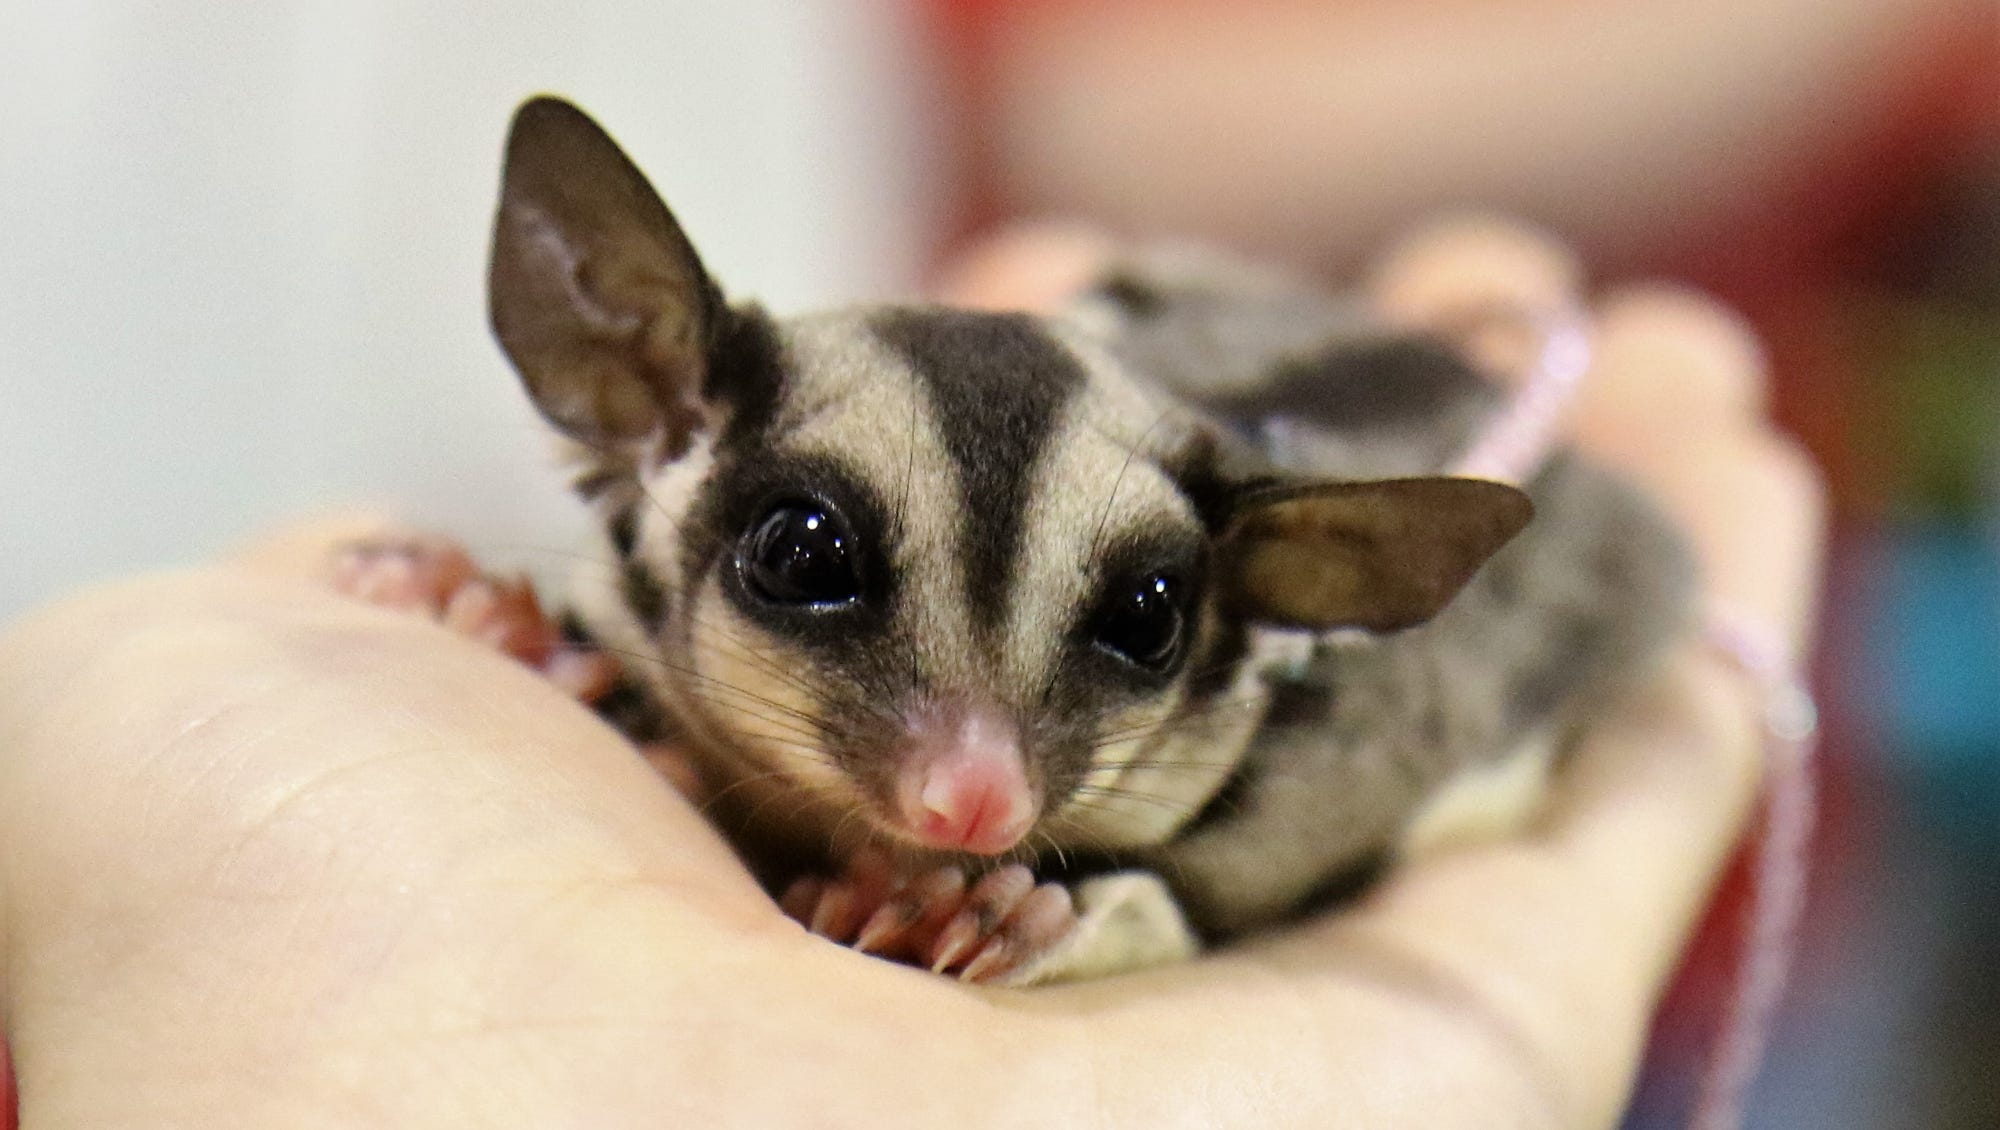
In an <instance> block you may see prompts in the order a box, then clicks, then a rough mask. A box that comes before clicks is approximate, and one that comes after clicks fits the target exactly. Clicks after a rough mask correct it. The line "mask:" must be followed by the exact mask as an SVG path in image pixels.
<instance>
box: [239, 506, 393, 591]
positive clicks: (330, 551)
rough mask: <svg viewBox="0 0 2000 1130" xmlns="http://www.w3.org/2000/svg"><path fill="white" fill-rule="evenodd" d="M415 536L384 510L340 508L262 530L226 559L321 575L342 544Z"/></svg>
mask: <svg viewBox="0 0 2000 1130" xmlns="http://www.w3.org/2000/svg"><path fill="white" fill-rule="evenodd" d="M415 536H418V535H416V534H415V532H414V531H413V530H411V529H410V528H409V527H407V526H404V525H402V524H401V523H399V522H397V521H396V520H395V519H394V518H391V517H390V516H388V515H387V514H384V513H382V512H380V511H374V510H345V511H337V512H334V513H331V514H324V515H318V516H315V517H311V518H306V519H303V520H301V521H297V522H294V523H291V524H289V525H286V526H283V527H280V528H279V529H276V530H273V531H269V532H266V533H262V534H259V535H257V536H256V537H254V538H252V539H250V540H249V541H248V542H246V543H244V544H243V545H240V546H238V547H236V548H235V549H233V550H231V551H230V552H229V554H228V555H227V557H226V560H227V561H228V562H229V563H230V564H232V565H239V566H243V567H246V568H249V569H251V570H254V571H256V572H259V573H263V574H266V575H268V576H277V577H304V578H320V577H322V576H323V575H324V574H325V572H326V570H327V569H328V568H330V563H331V562H332V561H333V559H334V555H335V554H336V553H337V552H338V550H339V549H340V548H341V547H342V546H345V545H351V544H354V543H356V542H369V541H386V540H390V539H393V538H397V537H404V538H408V537H415Z"/></svg>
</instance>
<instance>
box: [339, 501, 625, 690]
mask: <svg viewBox="0 0 2000 1130" xmlns="http://www.w3.org/2000/svg"><path fill="white" fill-rule="evenodd" d="M329 575H330V578H331V582H332V585H333V587H334V589H335V590H336V591H339V592H342V593H345V594H347V595H349V596H353V597H356V598H359V599H361V600H365V601H368V602H369V603H370V604H376V605H380V606H381V607H384V608H388V609H392V610H395V611H399V612H408V613H411V614H413V615H418V616H426V617H429V618H430V619H433V620H436V621H438V622H439V623H441V624H443V625H444V626H445V627H447V628H450V629H451V630H453V631H455V632H458V633H459V634H460V635H463V636H466V637H468V638H470V639H474V640H478V641H479V642H481V643H484V644H486V645H488V646H490V647H492V648H493V649H494V650H496V651H499V652H501V653H502V654H504V655H508V656H511V657H513V658H515V659H518V660H520V661H521V662H522V663H525V664H527V665H528V666H530V667H533V668H535V669H536V670H537V671H540V672H541V673H542V675H543V676H544V677H546V678H547V679H548V680H549V681H550V682H553V683H555V684H556V685H557V686H558V687H560V688H561V689H562V690H564V691H565V692H567V693H569V694H570V695H572V696H574V697H575V698H577V699H579V700H581V701H583V702H586V703H588V702H595V701H596V700H597V699H599V698H602V697H603V696H604V694H605V693H606V692H607V691H609V690H610V689H611V686H612V684H613V683H615V682H616V681H617V679H618V662H617V660H616V659H615V658H613V657H612V656H609V655H604V654H601V653H596V652H585V651H579V650H577V649H576V648H574V647H572V646H570V645H569V644H568V643H567V642H566V641H565V640H564V639H563V636H562V632H561V630H560V629H558V628H557V627H556V624H555V622H554V621H553V620H551V619H549V616H548V614H547V613H546V612H544V611H543V610H542V605H541V601H539V600H537V599H536V598H535V589H534V586H533V585H532V584H530V583H529V581H528V579H527V578H525V577H513V578H502V577H495V576H492V575H490V574H486V573H482V572H480V571H479V567H478V566H477V565H475V564H474V563H473V560H472V557H471V555H470V554H468V553H466V552H465V549H464V547H462V546H460V545H459V544H458V543H456V542H453V541H450V540H448V539H446V538H440V537H433V536H428V535H421V534H419V535H411V536H409V537H398V538H390V539H382V540H376V541H364V542H352V543H350V544H348V545H345V546H342V547H341V548H340V549H338V550H336V551H335V552H334V556H333V561H332V563H331V566H330V569H329Z"/></svg>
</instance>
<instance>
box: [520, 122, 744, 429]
mask: <svg viewBox="0 0 2000 1130" xmlns="http://www.w3.org/2000/svg"><path fill="white" fill-rule="evenodd" d="M487 301H488V312H489V315H490V316H491V318H492V321H493V330H494V333H495V334H496V335H498V337H499V339H500V345H501V347H502V348H504V349H505V350H506V351H507V356H508V357H509V358H511V359H512V360H513V362H514V367H515V368H516V369H518V370H519V371H520V373H521V379H522V380H523V381H524V382H525V383H526V384H527V386H528V393H529V395H530V396H532V397H533V398H534V402H535V406H536V407H537V408H539V409H540V410H541V412H542V415H544V416H546V417H548V419H549V421H550V422H551V423H553V424H555V425H556V426H557V427H558V428H561V429H562V430H563V431H564V432H566V433H568V434H569V435H570V436H571V437H572V438H574V439H577V440H579V441H581V442H583V443H585V444H587V445H590V446H592V447H596V448H600V449H602V448H606V447H609V446H614V445H618V444H625V443H630V442H632V441H635V440H640V439H644V438H646V437H648V436H650V435H653V434H655V433H660V434H662V435H664V437H665V439H666V448H667V450H669V451H678V450H679V449H681V448H683V447H684V446H685V444H686V441H687V438H688V436H689V435H690V434H691V433H692V432H693V431H694V430H695V429H697V428H698V427H699V426H700V424H701V421H702V419H703V413H702V403H701V393H702V386H703V381H704V378H705V376H706V370H707V367H708V359H709V355H710V349H711V344H712V342H713V341H714V338H715V335H716V334H717V332H718V330H719V328H720V322H721V320H722V319H723V318H724V317H726V316H727V313H728V311H727V308H726V307H725V306H724V305H723V302H722V295H721V292H720V291H719V290H718V289H717V288H716V286H715V284H714V283H713V282H712V281H710V279H709V277H708V273H707V272H706V271H705V270H703V269H702V265H701V260H700V258H699V257H697V256H696V254H695V250H694V246H693V245H692V244H691V243H689V242H688V238H687V236H686V235H685V234H683V233H682V232H681V227H680V225H679V224H678V223H676V222H675V221H674V217H673V214H672V213H671V212H669V211H667V206H666V205H665V204H663V203H661V202H660V198H659V196H658V195H657V194H655V193H654V191H653V188H652V186H651V185H649V184H647V183H646V178H645V176H644V175H643V174H641V173H640V172H639V170H638V168H636V167H635V166H634V165H633V164H632V162H631V161H630V160H629V159H627V158H626V156H625V154H624V153H622V152H620V151H619V149H618V146H617V144H616V143H615V142H613V141H612V140H611V138H610V137H609V136H608V135H607V134H606V133H605V132H604V130H603V129H602V128H600V127H599V126H598V125H597V123H596V122H593V121H591V120H590V118H588V117H587V116H585V115H584V113H583V111H581V110H578V109H577V108H576V107H574V106H572V105H570V104H569V103H567V102H564V101H561V100H560V99H555V98H547V97H543V98H536V99H534V100H533V101H530V102H529V103H527V104H526V105H524V106H522V107H521V109H520V110H519V111H518V112H516V113H515V115H514V123H513V126H512V127H511V129H510V130H509V132H508V135H507V158H506V168H505V171H504V172H503V174H502V179H501V186H500V208H499V214H498V215H497V216H496V217H495V219H494V224H493V262H492V267H491V271H490V273H489V275H488V295H487Z"/></svg>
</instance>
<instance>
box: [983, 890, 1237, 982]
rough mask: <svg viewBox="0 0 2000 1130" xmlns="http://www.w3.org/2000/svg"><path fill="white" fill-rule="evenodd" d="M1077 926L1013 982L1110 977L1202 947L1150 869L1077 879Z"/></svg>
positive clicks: (1018, 970)
mask: <svg viewBox="0 0 2000 1130" xmlns="http://www.w3.org/2000/svg"><path fill="white" fill-rule="evenodd" d="M1075 900H1076V912H1075V913H1076V927H1075V928H1074V929H1072V930H1071V931H1070V932H1069V933H1067V934H1065V935H1064V936H1063V937H1062V939H1061V940H1060V941H1058V942H1057V943H1056V944H1054V945H1052V946H1049V947H1047V948H1046V949H1044V950H1043V951H1042V952H1040V953H1038V954H1036V955H1035V956H1034V958H1033V959H1032V960H1030V961H1027V962H1023V963H1021V964H1020V965H1018V966H1016V967H1015V968H1014V969H1013V970H1012V971H1010V973H1009V974H1008V977H1007V983H1008V984H1010V985H1041V984H1048V983H1050V982H1055V981H1084V980H1089V979H1090V978H1093V977H1109V976H1111V975H1112V974H1114V973H1129V972H1131V971H1133V970H1135V969H1145V968H1149V967H1151V966H1155V965H1169V964H1172V963H1175V962H1181V961H1187V960H1190V959H1192V958H1193V957H1194V956H1195V955H1196V954H1198V953H1200V952H1201V941H1200V939H1198V938H1197V937H1195V933H1194V930H1193V929H1192V928H1191V927H1189V926H1188V922H1187V917H1186V915H1184V914H1182V913H1181V908H1180V903H1179V902H1178V901H1177V900H1175V898H1174V895H1173V892H1172V891H1171V890H1169V889H1168V888H1167V884H1166V882H1165V881H1164V880H1162V879H1161V878H1160V877H1159V876H1158V875H1155V874H1153V873H1152V872H1150V871H1114V872H1112V873H1111V874H1109V875H1098V876H1095V877H1093V878H1089V879H1085V880H1083V881H1082V882H1080V883H1078V884H1077V885H1076V891H1075Z"/></svg>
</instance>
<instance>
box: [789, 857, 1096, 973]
mask: <svg viewBox="0 0 2000 1130" xmlns="http://www.w3.org/2000/svg"><path fill="white" fill-rule="evenodd" d="M778 901H779V905H780V906H781V907H783V908H784V910H785V913H787V914H789V915H791V916H792V917H793V918H794V919H796V920H797V921H799V922H800V923H801V924H803V925H804V926H805V927H806V928H807V929H809V930H811V931H812V932H813V933H815V934H819V935H820V936H822V937H825V938H828V939H830V940H832V941H836V942H840V943H842V944H843V945H851V946H853V947H854V948H855V949H857V950H860V951H861V952H863V953H873V954H877V955H879V956H881V957H886V958H889V959H892V960H896V961H903V962H907V963H909V964H912V965H922V966H925V967H927V968H929V969H931V970H932V971H934V972H937V973H944V974H948V975H951V976H955V977H957V978H958V979H960V980H962V981H968V982H973V983H977V984H1011V983H1013V977H1014V974H1016V973H1017V972H1018V971H1020V970H1022V969H1025V968H1028V967H1029V966H1031V965H1033V964H1035V963H1036V962H1037V961H1038V960H1039V959H1040V958H1042V957H1043V956H1044V955H1045V954H1047V953H1049V952H1051V951H1052V950H1054V949H1055V948H1056V947H1058V946H1060V945H1061V944H1062V942H1063V940H1064V939H1066V938H1068V937H1069V936H1070V934H1071V933H1072V932H1073V931H1074V930H1075V929H1076V926H1077V919H1076V912H1075V908H1074V906H1073V905H1072V903H1071V902H1070V894H1069V889H1068V888H1067V887H1064V886H1063V885H1062V884H1061V883H1039V882H1037V881H1036V879H1035V875H1034V872H1032V871H1029V870H1028V869H1027V868H1026V867H1023V866H1021V865H1020V864H1010V865H1008V866H1006V867H1002V868H999V869H998V870H995V871H990V872H987V873H986V874H985V875H982V876H980V877H979V878H978V879H977V880H969V879H968V878H967V876H966V873H965V870H964V869H963V868H961V867H956V866H944V867H935V868H932V869H930V870H927V871H919V872H916V873H914V874H908V875H899V874H897V873H896V872H895V871H894V869H893V868H892V866H891V865H890V863H889V860H888V859H887V857H885V856H883V855H881V854H880V853H878V852H872V851H864V852H860V853H857V854H856V855H855V857H854V859H853V860H851V861H850V862H849V864H848V866H847V870H846V873H845V874H843V875H841V876H840V877H839V878H837V879H831V880H828V879H820V878H806V879H800V880H798V881H797V882H795V883H793V884H792V886H791V887H790V888H788V889H787V890H786V891H785V894H784V897H782V898H781V899H779V900H778Z"/></svg>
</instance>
